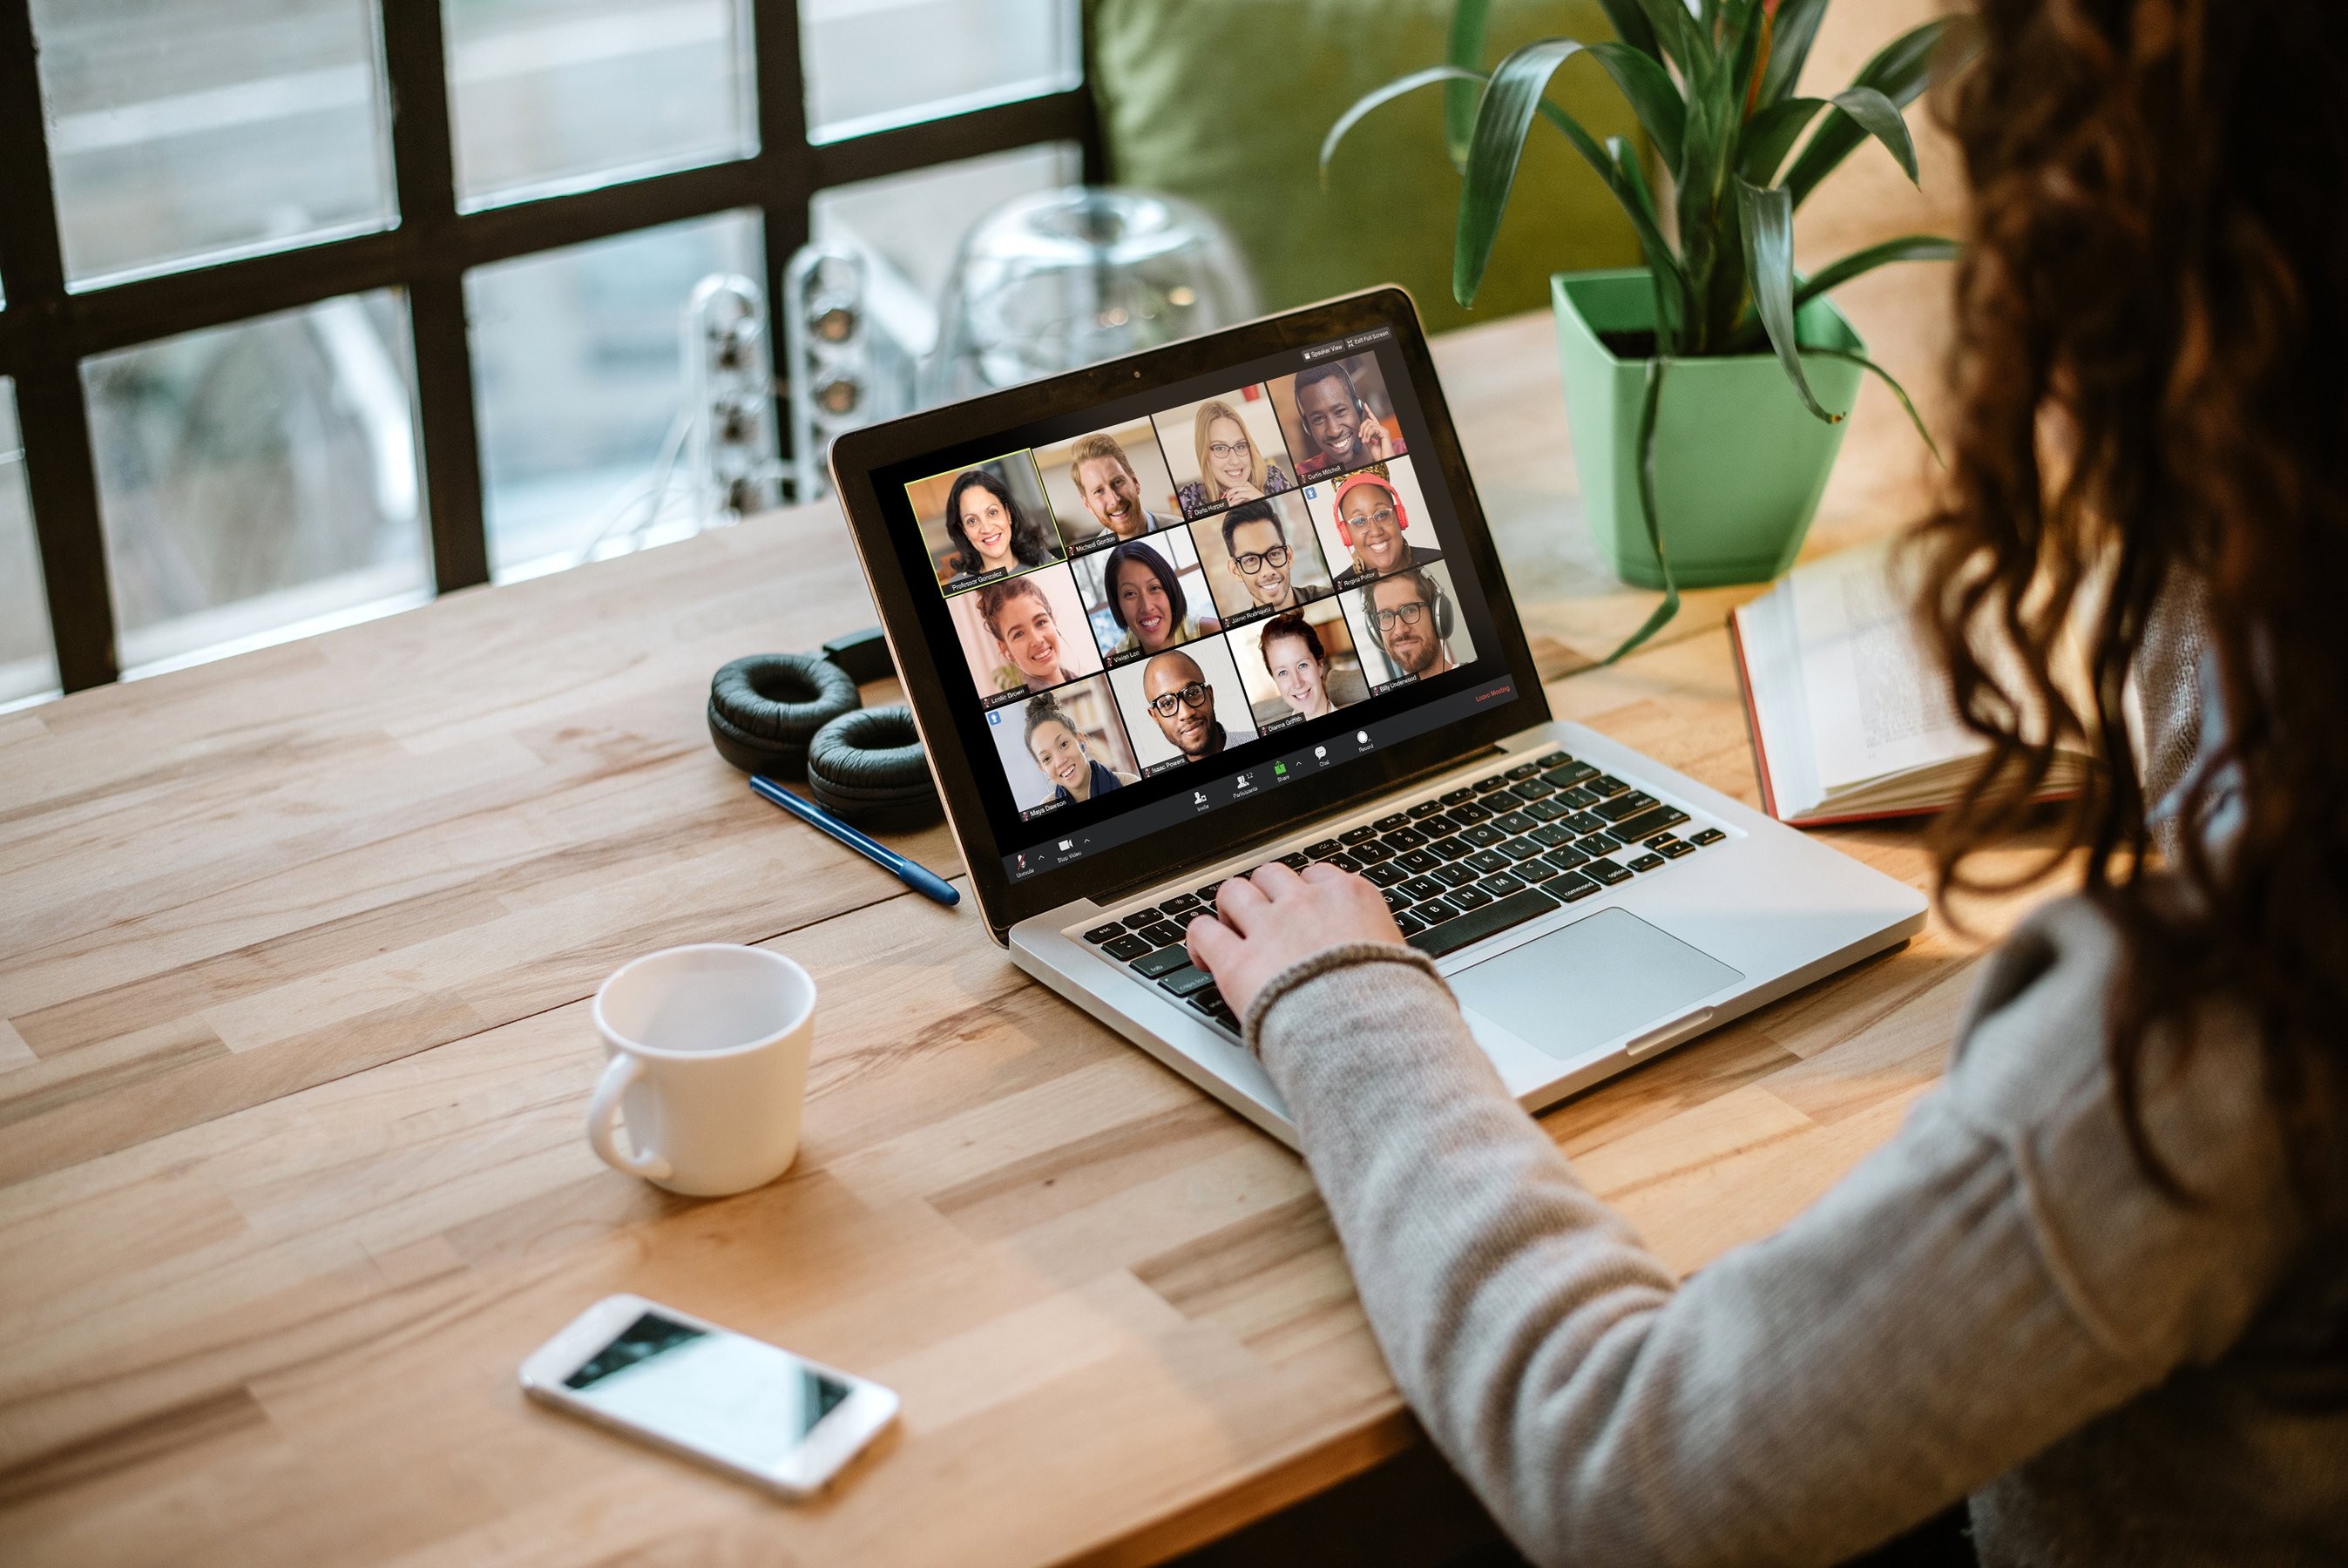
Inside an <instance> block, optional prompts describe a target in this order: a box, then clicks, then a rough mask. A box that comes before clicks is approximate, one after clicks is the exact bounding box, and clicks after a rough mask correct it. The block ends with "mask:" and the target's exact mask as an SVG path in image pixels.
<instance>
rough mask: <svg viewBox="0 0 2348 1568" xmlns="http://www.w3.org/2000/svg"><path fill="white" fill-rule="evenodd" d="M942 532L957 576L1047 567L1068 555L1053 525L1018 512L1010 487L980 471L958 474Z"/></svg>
mask: <svg viewBox="0 0 2348 1568" xmlns="http://www.w3.org/2000/svg"><path fill="white" fill-rule="evenodd" d="M946 533H947V534H948V535H949V536H950V537H951V538H953V554H952V555H951V556H950V557H949V558H948V559H947V562H946V566H947V569H949V570H950V571H951V572H952V573H953V576H955V577H957V578H972V577H977V578H985V577H994V576H997V575H999V574H1001V573H1004V572H1011V571H1024V570H1025V569H1027V568H1029V567H1036V566H1049V565H1051V564H1052V563H1053V562H1054V561H1056V560H1058V559H1061V557H1063V556H1064V555H1066V553H1067V552H1066V551H1065V550H1064V549H1062V548H1060V536H1059V535H1058V534H1057V533H1056V532H1055V531H1054V530H1053V528H1052V525H1051V524H1049V523H1046V522H1044V521H1042V520H1041V519H1039V518H1030V517H1028V516H1027V515H1026V514H1025V513H1024V512H1022V511H1021V510H1020V509H1019V503H1018V502H1016V501H1014V500H1013V499H1012V498H1011V487H1010V486H1008V485H1006V484H1004V482H1003V481H1002V480H1000V479H998V478H996V477H994V475H992V474H990V473H988V472H987V471H986V470H985V469H983V468H973V469H971V470H970V471H969V472H968V473H966V474H963V475H962V476H960V477H957V478H956V479H955V480H954V482H953V489H952V490H950V491H948V492H947V493H946Z"/></svg>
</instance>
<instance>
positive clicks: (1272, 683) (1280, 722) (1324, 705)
mask: <svg viewBox="0 0 2348 1568" xmlns="http://www.w3.org/2000/svg"><path fill="white" fill-rule="evenodd" d="M1233 644H1234V646H1235V648H1236V649H1237V650H1238V651H1239V653H1240V663H1241V674H1242V675H1243V676H1244V677H1245V679H1246V681H1247V688H1248V700H1249V702H1250V705H1251V707H1252V709H1253V711H1254V713H1255V720H1256V723H1257V726H1258V727H1259V728H1261V729H1262V730H1263V731H1265V732H1266V733H1269V732H1271V731H1272V730H1277V729H1283V728H1285V727H1286V726H1288V725H1290V724H1301V723H1303V722H1304V721H1305V720H1307V719H1318V718H1323V717H1325V716H1326V715H1328V714H1330V713H1334V712H1336V711H1337V710H1338V709H1340V708H1342V707H1344V706H1346V705H1347V704H1349V703H1353V702H1360V701H1362V700H1363V699H1364V698H1365V697H1367V696H1368V695H1369V694H1370V689H1369V683H1368V682H1366V681H1365V680H1364V679H1363V677H1362V665H1361V660H1360V659H1359V657H1358V656H1357V655H1356V654H1355V652H1354V637H1353V629H1352V628H1351V627H1350V626H1349V625H1348V624H1347V622H1346V620H1345V617H1344V614H1343V612H1342V611H1341V610H1340V608H1339V606H1338V605H1337V604H1336V603H1335V602H1334V601H1330V602H1325V603H1322V604H1316V605H1314V606H1313V607H1312V608H1311V609H1310V610H1291V611H1289V612H1288V613H1287V614H1285V615H1277V616H1274V617H1273V618H1272V620H1266V621H1262V622H1261V623H1259V624H1258V625H1256V626H1253V627H1251V628H1249V629H1248V630H1247V631H1245V632H1244V633H1241V634H1240V635H1238V636H1237V637H1236V638H1234V639H1233Z"/></svg>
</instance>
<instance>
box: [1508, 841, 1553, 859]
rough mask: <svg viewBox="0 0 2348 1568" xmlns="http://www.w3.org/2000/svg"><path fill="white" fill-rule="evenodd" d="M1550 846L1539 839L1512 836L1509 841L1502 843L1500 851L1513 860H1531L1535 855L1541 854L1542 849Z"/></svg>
mask: <svg viewBox="0 0 2348 1568" xmlns="http://www.w3.org/2000/svg"><path fill="white" fill-rule="evenodd" d="M1548 847H1549V846H1548V845H1545V844H1542V843H1540V841H1539V840H1537V839H1531V838H1512V839H1510V840H1509V842H1508V843H1506V844H1504V845H1500V853H1501V854H1503V855H1505V856H1508V857H1509V859H1510V860H1512V861H1517V860H1530V859H1531V858H1532V857H1533V856H1536V855H1539V854H1540V852H1541V851H1542V850H1544V849H1546V848H1548Z"/></svg>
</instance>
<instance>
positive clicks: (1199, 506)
mask: <svg viewBox="0 0 2348 1568" xmlns="http://www.w3.org/2000/svg"><path fill="white" fill-rule="evenodd" d="M1259 390H1260V389H1258V388H1253V387H1251V388H1248V389H1246V392H1242V393H1237V394H1234V395H1232V397H1230V398H1225V397H1210V398H1209V399H1207V400H1206V401H1205V402H1204V403H1200V404H1199V405H1196V407H1195V409H1194V410H1193V411H1192V412H1191V415H1190V417H1189V429H1188V430H1187V431H1176V430H1169V428H1168V426H1169V425H1176V426H1178V427H1179V425H1180V424H1181V423H1182V420H1181V411H1180V410H1179V409H1178V410H1175V411H1174V412H1173V413H1172V415H1159V416H1158V418H1157V420H1156V421H1155V423H1156V425H1157V426H1158V434H1159V442H1160V443H1161V445H1162V444H1165V443H1167V442H1169V441H1179V442H1185V443H1187V446H1188V450H1189V457H1190V465H1189V466H1190V471H1191V473H1193V474H1194V475H1196V476H1197V477H1195V478H1189V479H1187V480H1185V481H1184V482H1183V483H1182V484H1181V485H1180V486H1179V487H1178V488H1177V489H1176V490H1175V492H1174V499H1175V501H1176V503H1177V504H1178V505H1179V506H1180V507H1181V508H1182V516H1183V517H1185V518H1202V517H1205V516H1206V515H1207V514H1208V513H1210V512H1217V511H1220V510H1221V509H1222V508H1223V507H1227V506H1231V505H1234V504H1236V503H1238V502H1241V501H1260V500H1262V499H1263V498H1264V497H1266V496H1276V495H1279V494H1282V492H1284V491H1288V490H1293V489H1294V488H1296V477H1295V476H1294V475H1293V474H1292V473H1290V472H1289V470H1288V467H1287V465H1286V461H1285V457H1286V455H1285V454H1284V453H1283V452H1282V451H1281V449H1280V421H1279V420H1278V418H1277V417H1275V416H1274V415H1273V414H1272V409H1271V405H1270V404H1269V402H1268V401H1267V400H1266V399H1264V398H1262V396H1255V397H1250V396H1248V395H1247V393H1249V392H1257V391H1259ZM1234 398H1236V399H1237V401H1233V399H1234ZM1177 477H1178V478H1179V477H1180V476H1179V475H1178V476H1177Z"/></svg>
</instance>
